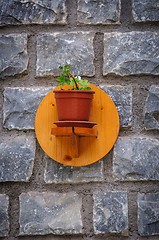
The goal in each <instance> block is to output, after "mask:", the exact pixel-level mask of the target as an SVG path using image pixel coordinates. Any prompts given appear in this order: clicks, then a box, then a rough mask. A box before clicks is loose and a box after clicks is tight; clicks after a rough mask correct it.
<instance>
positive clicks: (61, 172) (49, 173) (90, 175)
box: [44, 156, 104, 183]
mask: <svg viewBox="0 0 159 240" xmlns="http://www.w3.org/2000/svg"><path fill="white" fill-rule="evenodd" d="M45 160H46V167H45V173H44V180H45V182H46V183H81V182H98V181H104V175H103V162H102V161H99V162H97V163H95V164H92V165H90V166H85V167H80V168H79V167H69V166H64V165H62V164H60V163H57V162H55V161H53V160H52V159H50V158H49V157H47V156H45Z"/></svg>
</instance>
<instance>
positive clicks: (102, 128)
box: [35, 84, 119, 166]
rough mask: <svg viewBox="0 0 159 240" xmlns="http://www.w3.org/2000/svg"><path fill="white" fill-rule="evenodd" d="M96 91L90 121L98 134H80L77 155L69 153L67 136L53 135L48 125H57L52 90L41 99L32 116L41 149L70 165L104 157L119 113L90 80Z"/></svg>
mask: <svg viewBox="0 0 159 240" xmlns="http://www.w3.org/2000/svg"><path fill="white" fill-rule="evenodd" d="M91 88H92V90H93V91H95V94H94V99H93V102H92V107H91V114H90V119H89V120H90V122H96V123H97V125H95V126H94V127H93V129H95V130H97V137H87V136H86V137H84V136H82V137H79V143H78V145H79V146H78V148H79V157H72V158H67V156H70V147H69V143H70V137H69V136H60V137H57V136H54V135H52V134H51V129H52V128H55V127H57V126H56V125H55V124H54V122H56V121H58V118H57V110H56V103H55V98H54V93H53V91H51V92H49V93H48V94H47V95H46V96H45V97H44V99H43V100H42V102H41V103H40V105H39V107H38V110H37V112H36V118H35V133H36V137H37V140H38V142H39V144H40V146H41V148H42V149H43V150H44V152H45V153H46V154H47V155H48V156H49V157H50V158H52V159H53V160H55V161H57V162H59V163H61V164H64V165H69V166H86V165H89V164H92V163H95V162H97V161H98V160H100V159H101V158H103V157H104V156H105V155H106V154H107V153H108V152H109V151H110V150H111V149H112V147H113V145H114V143H115V142H116V139H117V137H118V133H119V115H118V111H117V109H116V107H115V104H114V102H113V101H112V99H111V98H110V97H109V96H108V95H107V94H106V93H105V92H104V91H102V90H101V89H100V88H98V87H96V86H94V85H92V84H91Z"/></svg>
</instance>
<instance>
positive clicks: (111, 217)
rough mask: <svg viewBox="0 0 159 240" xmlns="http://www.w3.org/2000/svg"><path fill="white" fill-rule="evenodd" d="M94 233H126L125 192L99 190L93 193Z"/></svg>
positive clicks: (126, 206) (126, 205) (126, 209)
mask: <svg viewBox="0 0 159 240" xmlns="http://www.w3.org/2000/svg"><path fill="white" fill-rule="evenodd" d="M93 198H94V208H93V221H94V231H95V234H100V233H121V234H122V235H124V236H127V235H128V204H127V193H126V192H100V191H96V192H95V193H94V195H93Z"/></svg>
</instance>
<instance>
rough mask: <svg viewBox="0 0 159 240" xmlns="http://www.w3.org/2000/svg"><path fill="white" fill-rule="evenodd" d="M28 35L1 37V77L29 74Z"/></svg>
mask: <svg viewBox="0 0 159 240" xmlns="http://www.w3.org/2000/svg"><path fill="white" fill-rule="evenodd" d="M27 66H28V53H27V35H26V34H9V35H0V77H7V76H14V75H16V74H22V73H25V72H27Z"/></svg>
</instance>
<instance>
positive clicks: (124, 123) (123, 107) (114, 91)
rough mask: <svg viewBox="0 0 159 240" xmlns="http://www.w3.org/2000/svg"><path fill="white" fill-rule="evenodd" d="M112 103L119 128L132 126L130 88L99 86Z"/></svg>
mask: <svg viewBox="0 0 159 240" xmlns="http://www.w3.org/2000/svg"><path fill="white" fill-rule="evenodd" d="M100 88H101V89H102V90H103V91H105V92H106V93H107V94H108V95H109V96H110V97H111V98H112V100H113V101H114V103H115V105H116V107H117V110H118V113H119V118H120V126H121V127H130V126H132V87H122V86H118V85H116V86H108V85H101V86H100Z"/></svg>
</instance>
